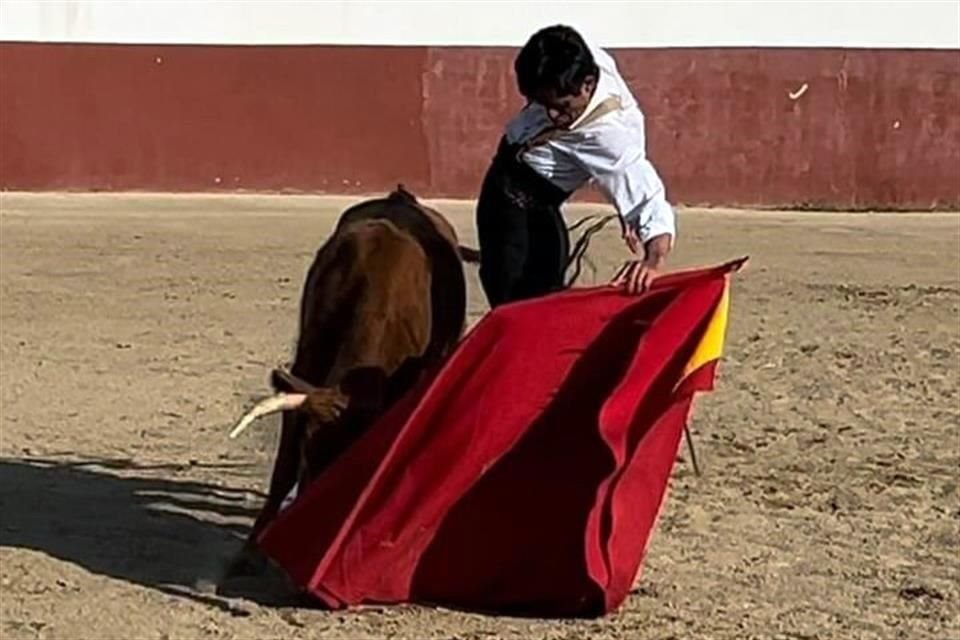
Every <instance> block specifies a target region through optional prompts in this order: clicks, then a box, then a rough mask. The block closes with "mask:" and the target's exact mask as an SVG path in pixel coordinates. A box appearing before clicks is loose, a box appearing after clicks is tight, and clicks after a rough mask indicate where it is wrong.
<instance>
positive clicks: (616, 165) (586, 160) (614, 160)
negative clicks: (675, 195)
mask: <svg viewBox="0 0 960 640" xmlns="http://www.w3.org/2000/svg"><path fill="white" fill-rule="evenodd" d="M571 147H572V148H571V149H569V151H571V152H572V154H571V155H572V156H573V157H574V159H575V161H576V162H577V163H578V164H579V165H580V166H581V167H582V168H583V170H584V171H585V172H586V173H587V174H589V175H590V177H591V178H592V180H593V181H594V183H595V184H596V185H597V186H598V187H599V188H600V191H601V192H602V193H603V194H604V196H605V197H606V198H607V200H608V201H609V202H610V203H611V204H612V205H613V206H614V207H615V208H616V210H617V213H619V214H620V217H621V218H622V219H623V220H624V222H625V223H626V224H628V225H630V226H633V227H634V228H636V229H637V231H638V233H639V235H640V239H641V240H642V241H643V242H646V241H647V240H649V239H651V238H654V237H656V236H659V235H662V234H669V235H670V238H671V244H672V243H673V242H674V240H675V238H676V235H677V229H676V218H675V214H674V211H673V207H671V206H670V203H669V202H667V199H666V190H665V188H664V186H663V182H662V181H661V180H660V176H659V175H658V174H657V171H656V169H655V168H654V166H653V164H651V163H650V161H649V160H648V159H647V157H646V153H645V152H644V148H643V141H642V139H640V138H639V137H638V136H634V135H629V132H626V131H624V130H623V129H621V128H614V127H599V128H597V129H595V130H594V131H590V132H589V133H586V132H584V135H583V137H582V138H581V139H580V140H578V141H577V143H576V144H575V145H571Z"/></svg>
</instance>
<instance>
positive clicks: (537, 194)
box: [476, 140, 570, 307]
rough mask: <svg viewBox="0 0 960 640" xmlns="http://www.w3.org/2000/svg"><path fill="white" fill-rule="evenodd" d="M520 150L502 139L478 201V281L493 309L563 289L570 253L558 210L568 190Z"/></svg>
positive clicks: (565, 229)
mask: <svg viewBox="0 0 960 640" xmlns="http://www.w3.org/2000/svg"><path fill="white" fill-rule="evenodd" d="M516 152H517V149H516V148H515V147H511V146H510V145H507V144H506V142H505V141H504V140H501V142H500V148H499V149H498V150H497V154H496V156H495V157H494V159H493V162H492V163H491V165H490V168H489V169H488V170H487V174H486V177H485V178H484V181H483V186H482V188H481V190H480V197H479V199H478V201H477V211H476V223H477V235H478V240H479V243H480V282H481V285H482V286H483V291H484V294H486V297H487V302H489V304H490V306H491V307H497V306H499V305H502V304H506V303H509V302H514V301H518V300H524V299H528V298H534V297H538V296H542V295H545V294H548V293H552V292H554V291H559V290H560V289H562V288H563V277H564V272H565V270H566V264H567V258H568V254H569V252H570V238H569V234H568V233H567V227H566V225H565V224H564V221H563V216H562V215H561V213H560V205H561V204H563V202H564V201H566V200H567V198H569V197H570V194H569V193H566V192H564V191H563V190H561V189H559V188H557V187H556V186H555V185H554V184H553V183H551V182H550V181H549V180H547V179H546V178H544V177H542V176H540V175H539V174H538V173H536V172H535V171H534V170H533V169H531V168H530V167H529V166H527V165H526V164H524V163H523V162H521V161H520V160H519V159H518V158H517V156H516Z"/></svg>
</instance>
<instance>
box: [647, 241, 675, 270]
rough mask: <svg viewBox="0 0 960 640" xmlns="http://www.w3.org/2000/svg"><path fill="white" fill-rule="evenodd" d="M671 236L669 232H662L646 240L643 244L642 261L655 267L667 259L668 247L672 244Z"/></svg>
mask: <svg viewBox="0 0 960 640" xmlns="http://www.w3.org/2000/svg"><path fill="white" fill-rule="evenodd" d="M672 240H673V238H672V236H671V235H670V234H669V233H662V234H660V235H658V236H654V237H653V238H650V239H649V240H647V242H646V243H644V245H643V250H644V256H643V261H644V262H646V263H647V264H649V265H651V266H655V267H659V266H660V265H662V264H663V263H664V262H666V260H667V256H668V255H669V254H670V249H671V248H672V246H673V242H672Z"/></svg>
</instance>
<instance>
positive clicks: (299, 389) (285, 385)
mask: <svg viewBox="0 0 960 640" xmlns="http://www.w3.org/2000/svg"><path fill="white" fill-rule="evenodd" d="M270 385H271V386H272V387H273V389H274V391H277V392H278V393H310V392H311V391H313V390H314V389H316V387H315V386H313V385H312V384H310V383H309V382H307V381H306V380H303V379H301V378H298V377H297V376H295V375H293V374H292V373H290V372H289V371H284V370H283V369H274V370H273V371H271V372H270Z"/></svg>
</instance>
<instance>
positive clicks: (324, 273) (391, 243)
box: [294, 219, 431, 385]
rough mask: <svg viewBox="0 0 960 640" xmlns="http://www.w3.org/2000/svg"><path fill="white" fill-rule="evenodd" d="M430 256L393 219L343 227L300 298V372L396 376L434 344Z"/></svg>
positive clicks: (329, 380)
mask: <svg viewBox="0 0 960 640" xmlns="http://www.w3.org/2000/svg"><path fill="white" fill-rule="evenodd" d="M430 279H431V272H430V264H429V261H428V259H427V256H426V254H425V252H424V250H423V248H422V247H421V246H420V243H419V242H417V241H416V240H415V239H414V238H413V237H411V235H410V234H409V233H406V232H404V231H402V230H400V229H399V228H397V227H396V225H394V224H392V223H391V222H390V221H389V220H376V219H368V220H355V221H352V222H350V223H349V224H345V225H341V226H340V227H338V229H337V231H336V233H335V234H334V235H333V236H331V238H330V239H329V240H328V241H327V242H326V243H325V244H324V246H323V247H322V248H321V249H320V251H318V253H317V256H316V258H315V260H314V263H313V265H312V266H311V268H310V271H309V273H308V276H307V282H306V284H305V286H304V291H303V297H302V300H301V323H300V324H301V326H300V337H299V341H298V347H297V357H296V361H295V363H294V373H295V374H296V375H298V376H300V377H303V378H304V379H306V380H308V381H309V382H311V383H313V384H317V385H326V384H338V383H339V382H340V381H341V379H342V378H343V376H344V375H345V374H347V373H348V372H349V371H350V370H351V369H356V368H364V367H376V368H380V369H382V370H383V372H384V374H385V375H387V376H389V375H391V374H392V373H393V372H394V371H395V370H396V369H397V368H398V366H399V365H400V364H402V362H403V361H404V360H405V359H408V358H411V357H423V355H424V353H425V352H426V351H427V349H428V347H429V342H430V338H431V335H430V329H431V288H430Z"/></svg>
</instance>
